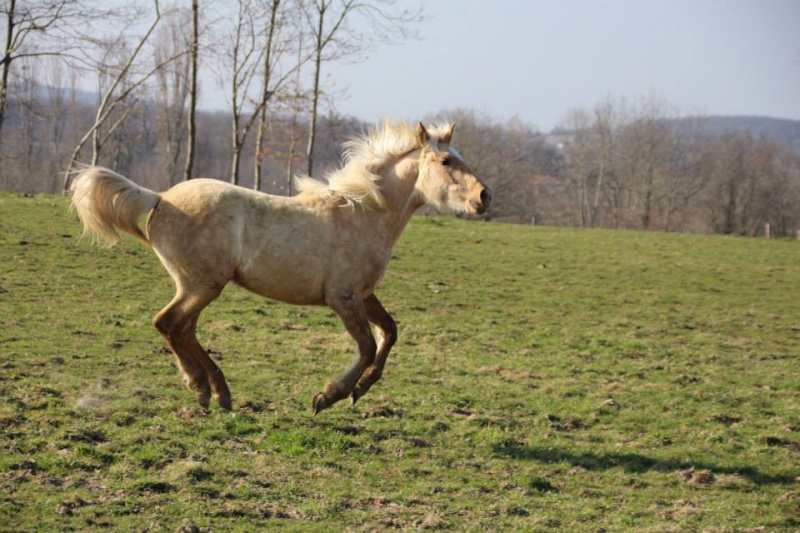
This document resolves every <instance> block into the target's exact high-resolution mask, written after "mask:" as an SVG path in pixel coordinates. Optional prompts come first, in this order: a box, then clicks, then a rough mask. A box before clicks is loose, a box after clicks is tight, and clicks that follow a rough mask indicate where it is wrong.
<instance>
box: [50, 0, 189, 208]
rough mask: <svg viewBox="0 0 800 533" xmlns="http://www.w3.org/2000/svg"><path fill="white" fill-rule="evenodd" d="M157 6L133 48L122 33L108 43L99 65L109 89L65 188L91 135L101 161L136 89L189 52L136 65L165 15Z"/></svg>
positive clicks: (75, 154) (95, 155)
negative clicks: (143, 66)
mask: <svg viewBox="0 0 800 533" xmlns="http://www.w3.org/2000/svg"><path fill="white" fill-rule="evenodd" d="M154 7H155V13H154V15H153V19H152V21H151V23H150V25H149V27H148V28H147V29H146V31H145V32H144V34H143V35H142V37H141V38H140V39H139V41H138V43H137V44H136V46H135V47H133V49H132V50H129V49H128V48H127V47H126V46H125V39H124V36H119V37H118V38H117V39H116V40H114V41H112V42H111V43H107V44H106V54H105V56H104V57H105V58H106V60H105V61H102V62H101V64H100V65H98V72H99V77H98V80H99V81H100V82H101V86H102V83H103V82H104V81H107V83H106V86H105V89H104V90H102V91H101V97H100V102H99V104H98V106H97V111H96V113H95V118H94V123H93V124H92V126H91V127H90V128H89V130H88V131H87V132H86V133H85V134H84V136H83V137H82V138H81V139H80V141H78V143H77V145H76V146H75V149H74V150H73V152H72V155H71V156H70V164H69V167H68V169H67V171H66V173H65V175H64V192H66V191H68V190H69V185H70V180H71V175H72V174H71V171H72V167H73V164H74V163H75V162H76V161H77V160H78V157H79V155H80V152H81V150H82V149H83V147H84V146H85V145H86V143H87V142H88V141H89V140H90V139H91V140H92V146H93V149H92V156H91V164H97V162H98V159H99V157H100V150H101V148H102V145H103V142H104V140H106V139H107V138H108V137H109V136H110V135H111V134H113V132H114V130H116V128H118V127H119V125H120V124H122V123H123V122H124V120H125V119H126V118H127V117H128V114H129V113H130V110H131V109H132V104H133V103H135V101H133V102H132V101H131V98H132V97H133V95H134V93H135V91H136V90H138V89H139V88H141V87H143V86H144V84H145V83H146V82H147V81H148V80H150V78H151V77H152V76H153V75H154V74H155V73H156V72H158V71H159V70H161V69H162V68H163V67H164V66H165V65H167V64H169V63H170V62H172V61H174V60H175V59H176V58H177V57H179V56H181V55H184V54H185V53H187V51H186V50H181V51H179V52H176V53H175V54H173V55H171V56H168V57H165V58H163V59H162V60H161V61H157V62H156V64H155V65H154V66H152V68H149V69H143V70H142V71H138V70H137V69H136V67H137V66H138V64H139V63H138V62H139V60H140V58H141V56H142V55H143V51H144V50H145V45H146V44H147V43H148V42H149V40H150V38H151V37H152V36H153V34H154V32H155V30H156V28H157V27H158V24H159V23H160V21H161V19H162V16H163V14H162V12H161V9H160V7H159V4H158V0H155V2H154ZM115 54H117V61H112V60H111V58H114V57H115ZM111 119H113V122H112V123H111V124H110V125H109V124H108V122H109V121H110V120H111ZM104 126H106V129H105V131H103V130H101V128H103V127H104Z"/></svg>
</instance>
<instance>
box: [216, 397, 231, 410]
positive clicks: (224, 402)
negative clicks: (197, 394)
mask: <svg viewBox="0 0 800 533" xmlns="http://www.w3.org/2000/svg"><path fill="white" fill-rule="evenodd" d="M217 403H218V404H219V406H220V408H221V409H224V410H226V411H230V410H231V409H233V403H232V402H231V399H230V398H217Z"/></svg>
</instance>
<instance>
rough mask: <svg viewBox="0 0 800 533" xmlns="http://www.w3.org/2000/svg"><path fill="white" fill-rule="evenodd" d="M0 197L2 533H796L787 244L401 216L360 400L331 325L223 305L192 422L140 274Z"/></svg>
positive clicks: (280, 309)
mask: <svg viewBox="0 0 800 533" xmlns="http://www.w3.org/2000/svg"><path fill="white" fill-rule="evenodd" d="M79 230H80V228H79V224H78V221H77V219H76V217H75V216H74V215H71V214H69V212H68V210H67V202H66V200H64V199H62V198H56V197H49V196H39V197H34V198H26V197H21V196H17V195H11V194H6V193H0V446H1V449H0V531H9V532H10V531H92V530H100V529H107V528H111V530H114V531H170V532H175V531H182V532H191V531H212V530H213V531H216V532H221V531H226V532H227V531H264V530H270V529H274V530H281V531H389V530H423V529H430V530H450V531H459V532H460V531H586V532H600V531H608V532H615V531H737V532H738V531H797V530H800V485H799V484H798V480H799V479H800V477H798V476H800V365H799V363H800V298H799V297H798V294H800V293H799V292H798V289H799V288H800V243H798V242H796V241H776V240H745V239H740V238H724V237H702V236H682V235H672V234H661V233H636V232H610V231H587V230H572V229H556V228H547V227H538V228H533V227H523V226H508V225H501V224H485V223H477V222H465V221H459V220H455V219H449V218H438V217H437V218H420V219H415V220H414V221H412V223H411V225H410V227H409V228H408V230H407V232H406V234H405V235H404V236H403V238H402V239H401V241H400V242H399V243H398V245H397V247H396V249H395V257H394V259H393V261H392V263H391V265H390V268H389V271H388V273H387V276H386V279H385V281H384V284H383V287H382V288H381V290H380V291H379V295H380V296H381V299H382V301H383V302H384V304H385V305H386V307H387V309H389V311H390V312H391V313H393V315H394V316H395V318H396V319H397V321H398V323H399V330H400V340H399V342H398V344H397V346H396V347H395V350H394V352H393V354H392V356H391V358H390V360H389V364H388V366H387V371H386V372H385V374H384V378H383V380H382V381H381V382H380V383H378V384H377V385H376V386H375V387H373V389H372V390H371V391H370V393H369V394H368V395H367V396H366V397H364V398H363V399H362V400H361V401H360V402H359V403H358V404H357V405H356V406H355V407H351V406H349V405H347V404H344V403H341V404H337V405H336V406H335V407H334V408H333V409H331V410H328V411H325V412H323V413H322V414H320V415H319V416H317V417H316V418H315V417H312V416H311V399H312V397H313V395H314V394H315V393H316V392H318V391H319V390H320V389H321V387H322V385H323V384H324V382H325V381H326V380H327V378H328V377H330V376H331V375H332V374H334V373H337V372H339V371H340V370H342V369H343V368H344V367H345V366H346V365H347V364H348V363H349V362H350V360H351V358H352V356H353V347H352V343H351V341H350V339H349V337H348V336H347V335H346V333H345V332H344V330H343V328H342V326H341V325H340V323H339V321H338V320H337V319H336V318H335V317H334V316H333V314H332V313H331V312H330V311H328V310H327V309H323V308H299V307H289V306H284V305H281V304H276V303H273V302H269V301H267V300H264V299H260V298H258V297H255V296H252V295H250V294H248V293H246V292H245V291H244V290H242V289H239V288H236V287H233V286H231V287H229V288H228V289H227V290H226V292H225V293H224V294H223V297H222V298H221V299H220V300H219V301H217V302H215V303H214V304H213V305H212V306H211V307H210V308H209V309H208V310H207V311H206V312H205V314H204V315H203V316H202V317H201V323H200V328H199V336H200V340H201V342H202V343H203V344H204V345H205V346H206V347H207V348H209V349H210V350H211V351H212V354H213V356H214V357H215V358H217V359H218V360H219V364H220V366H221V367H222V368H223V370H224V371H225V374H226V376H227V378H228V383H229V385H230V386H231V389H232V392H233V396H234V410H233V411H232V412H223V411H219V410H212V411H211V412H210V413H205V412H203V411H202V410H200V409H199V408H198V407H197V406H196V404H195V403H194V396H193V395H192V394H191V393H190V392H188V391H187V390H185V389H184V388H183V385H182V382H181V380H180V378H179V376H178V372H177V370H176V368H175V364H174V362H173V357H172V355H171V354H170V353H169V351H168V350H166V348H165V345H164V343H163V341H162V339H161V338H160V336H159V335H158V333H157V332H156V330H155V329H154V328H153V327H152V325H151V322H150V320H151V317H152V316H153V315H154V314H155V313H156V312H157V311H158V310H159V309H161V308H162V307H163V306H164V305H165V304H166V303H167V302H168V301H169V300H170V298H171V297H172V290H173V287H172V283H171V281H170V279H169V277H168V276H167V274H166V273H165V272H164V271H163V270H162V268H161V266H160V265H159V263H158V261H157V260H156V258H155V256H154V254H153V253H152V252H151V251H150V250H149V249H147V248H145V247H144V246H142V245H141V244H139V243H137V242H135V241H133V240H132V239H126V240H125V241H124V242H123V243H121V244H120V245H119V246H117V247H116V248H114V249H111V250H106V249H101V248H96V247H92V246H91V245H90V244H89V243H88V242H86V241H79V240H78V238H77V236H78V234H79Z"/></svg>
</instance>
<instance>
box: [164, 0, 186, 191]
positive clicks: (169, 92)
mask: <svg viewBox="0 0 800 533" xmlns="http://www.w3.org/2000/svg"><path fill="white" fill-rule="evenodd" d="M190 17H192V14H191V13H189V12H187V11H181V10H176V11H174V12H173V13H171V15H170V16H169V17H167V18H168V23H167V24H166V25H163V26H162V28H161V30H160V32H159V34H158V35H157V36H156V39H157V46H156V48H155V55H154V62H155V64H160V63H163V62H164V60H165V59H166V58H168V57H175V60H174V61H172V62H170V63H167V64H165V65H164V66H163V68H161V69H159V70H157V71H156V73H155V76H154V80H155V86H156V91H155V98H154V100H155V105H156V109H157V112H156V128H157V136H158V141H157V142H158V146H159V151H160V152H161V154H162V158H161V160H162V162H163V165H164V169H165V170H164V171H165V173H166V176H167V183H168V184H169V185H174V184H175V183H176V182H177V181H178V179H179V177H180V175H181V173H183V178H184V179H186V171H187V167H191V164H190V163H188V162H187V161H186V160H187V159H188V158H189V157H191V156H192V155H193V149H192V147H191V146H190V144H191V143H192V142H193V141H194V133H193V132H192V120H193V116H194V114H193V112H192V109H191V106H192V103H191V102H190V103H189V110H188V113H187V109H186V106H187V99H191V98H190V95H191V93H192V89H193V87H192V78H193V75H192V68H193V66H192V63H193V61H194V57H193V54H185V55H180V52H182V51H183V50H186V49H187V48H189V49H191V50H194V43H193V42H192V40H193V36H190V35H188V34H187V28H191V27H192V25H191V24H187V22H188V20H187V19H189V18H190ZM184 144H186V146H187V148H186V151H185V152H184ZM182 163H183V164H182ZM181 167H183V168H181Z"/></svg>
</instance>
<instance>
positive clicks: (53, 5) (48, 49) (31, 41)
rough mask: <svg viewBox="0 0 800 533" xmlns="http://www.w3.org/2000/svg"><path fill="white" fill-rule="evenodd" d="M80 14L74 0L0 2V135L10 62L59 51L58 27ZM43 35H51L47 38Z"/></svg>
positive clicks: (61, 47)
mask: <svg viewBox="0 0 800 533" xmlns="http://www.w3.org/2000/svg"><path fill="white" fill-rule="evenodd" d="M82 16H84V15H83V13H82V9H81V4H80V3H79V2H78V1H75V0H39V1H37V2H18V1H17V0H6V1H4V2H2V4H0V17H2V22H4V23H5V43H4V44H5V47H4V49H3V57H2V60H0V63H2V73H1V74H0V139H2V135H1V134H2V128H3V123H4V122H5V114H6V108H7V107H8V87H9V82H10V77H11V72H12V68H13V65H14V64H16V63H17V61H19V60H20V59H25V58H36V57H42V56H53V55H60V54H63V53H65V52H66V49H67V48H68V47H69V42H68V41H65V40H64V36H65V33H64V32H63V31H62V29H63V28H64V27H65V26H66V25H67V24H68V23H69V21H70V20H71V19H76V18H79V17H82ZM45 37H53V39H52V40H50V41H48V40H47V39H45Z"/></svg>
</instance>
